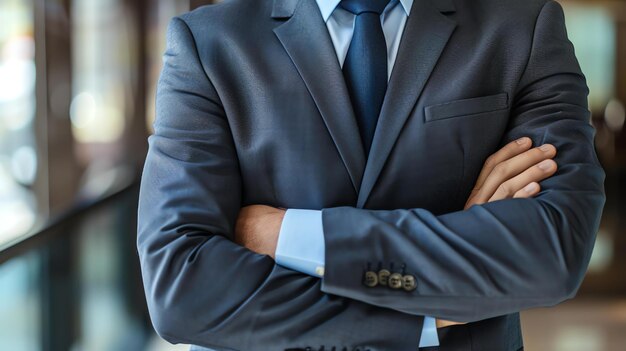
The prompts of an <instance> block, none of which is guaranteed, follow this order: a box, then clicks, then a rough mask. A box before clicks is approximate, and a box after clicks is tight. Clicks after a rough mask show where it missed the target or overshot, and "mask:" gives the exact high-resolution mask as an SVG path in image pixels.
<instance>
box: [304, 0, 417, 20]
mask: <svg viewBox="0 0 626 351" xmlns="http://www.w3.org/2000/svg"><path fill="white" fill-rule="evenodd" d="M316 1H317V6H318V7H319V8H320V12H321V13H322V18H323V19H324V22H326V21H328V18H329V17H330V15H331V14H332V13H333V11H335V8H336V7H337V5H339V2H340V1H341V0H316ZM391 1H392V2H393V1H397V0H391ZM413 1H414V0H400V3H401V4H402V8H404V12H406V15H407V16H408V15H409V13H411V6H413Z"/></svg>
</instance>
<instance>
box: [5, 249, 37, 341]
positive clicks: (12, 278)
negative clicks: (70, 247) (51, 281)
mask: <svg viewBox="0 0 626 351" xmlns="http://www.w3.org/2000/svg"><path fill="white" fill-rule="evenodd" d="M39 266H40V260H39V256H38V255H36V254H35V253H31V254H28V255H24V256H21V257H19V258H16V259H13V260H11V261H9V262H7V263H5V264H3V265H0V287H1V288H0V311H2V312H1V313H0V350H23V351H30V350H39V349H40V330H39V326H40V325H41V321H40V314H39V313H40V311H41V307H40V303H39V301H40V298H39V285H38V284H39V283H38V279H39Z"/></svg>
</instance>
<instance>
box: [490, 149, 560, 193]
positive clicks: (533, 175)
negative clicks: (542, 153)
mask: <svg viewBox="0 0 626 351" xmlns="http://www.w3.org/2000/svg"><path fill="white" fill-rule="evenodd" d="M556 170H557V165H556V162H554V160H550V159H548V160H543V161H541V162H539V163H538V164H536V165H535V166H533V167H530V168H528V169H527V170H525V171H524V172H522V173H521V174H519V175H517V176H515V177H513V178H511V179H509V180H507V181H506V182H504V183H502V185H500V186H499V187H498V189H497V190H496V192H495V193H494V194H493V196H492V197H491V198H489V202H491V201H496V200H502V199H508V198H511V197H513V195H515V193H517V192H518V191H520V190H522V189H523V188H524V187H525V186H526V185H528V184H529V183H532V182H539V181H541V180H543V179H546V178H548V177H550V176H551V175H553V174H554V173H555V172H556Z"/></svg>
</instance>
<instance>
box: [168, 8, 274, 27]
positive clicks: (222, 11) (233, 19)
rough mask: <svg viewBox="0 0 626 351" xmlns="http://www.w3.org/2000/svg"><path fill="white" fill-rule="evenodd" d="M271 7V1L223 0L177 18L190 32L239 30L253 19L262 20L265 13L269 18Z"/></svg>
mask: <svg viewBox="0 0 626 351" xmlns="http://www.w3.org/2000/svg"><path fill="white" fill-rule="evenodd" d="M271 6H272V0H224V1H220V2H218V3H215V4H210V5H204V6H200V7H198V8H197V9H195V10H193V11H190V12H187V13H184V14H182V15H180V16H179V17H180V18H181V19H182V20H183V21H185V22H186V23H187V25H188V26H189V27H190V28H191V30H192V31H194V30H195V29H202V30H204V29H217V30H224V29H228V28H229V27H236V28H241V27H242V26H245V25H247V24H250V23H251V22H252V21H254V20H255V19H260V18H263V17H262V16H263V14H265V13H267V16H266V17H269V14H270V12H271ZM207 27H209V28H207Z"/></svg>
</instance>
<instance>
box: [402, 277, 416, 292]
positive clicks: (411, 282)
mask: <svg viewBox="0 0 626 351" xmlns="http://www.w3.org/2000/svg"><path fill="white" fill-rule="evenodd" d="M402 288H403V289H404V290H406V291H413V290H415V288H417V281H416V280H415V277H414V276H412V275H410V274H407V275H405V276H404V277H402Z"/></svg>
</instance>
